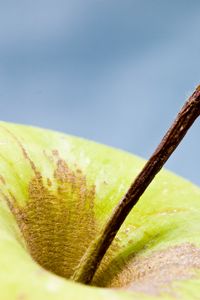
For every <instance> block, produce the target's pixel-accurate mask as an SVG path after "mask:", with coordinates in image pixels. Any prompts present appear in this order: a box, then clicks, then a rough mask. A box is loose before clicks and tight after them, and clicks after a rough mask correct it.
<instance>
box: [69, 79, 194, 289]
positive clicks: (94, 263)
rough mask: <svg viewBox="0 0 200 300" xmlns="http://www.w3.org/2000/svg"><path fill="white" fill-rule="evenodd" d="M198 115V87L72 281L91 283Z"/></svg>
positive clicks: (81, 262)
mask: <svg viewBox="0 0 200 300" xmlns="http://www.w3.org/2000/svg"><path fill="white" fill-rule="evenodd" d="M199 115H200V85H199V86H198V87H197V88H196V90H195V91H194V93H193V94H192V95H191V97H190V98H189V99H188V100H187V101H186V103H185V104H184V106H183V107H182V109H181V111H180V112H179V114H178V116H177V117H176V119H175V121H174V123H173V124H172V126H171V127H170V129H169V130H168V131H167V133H166V134H165V136H164V137H163V139H162V141H161V143H160V144H159V145H158V147H157V148H156V150H155V152H154V153H153V155H152V156H151V157H150V159H149V160H148V161H147V162H146V164H145V166H144V168H143V169H142V171H141V172H140V173H139V175H138V176H137V177H136V179H135V180H134V182H133V183H132V185H131V186H130V188H129V189H128V191H127V193H126V194H125V195H124V197H123V198H122V200H121V201H120V203H119V204H118V205H117V207H116V208H115V209H114V211H113V214H112V215H111V217H110V218H109V220H108V222H107V223H106V224H105V227H104V228H103V230H102V231H101V232H100V234H99V235H98V237H97V239H95V240H94V242H93V243H92V244H91V245H90V246H89V248H88V250H87V251H86V253H85V255H84V256H83V257H82V259H81V261H80V264H79V265H78V267H77V270H76V271H75V272H74V275H73V276H72V278H71V279H72V280H75V281H77V282H81V283H84V284H90V283H91V281H92V279H93V277H94V274H95V272H96V270H97V269H98V267H99V265H100V263H101V261H102V259H103V257H104V255H105V253H106V252H107V250H108V248H109V246H110V245H111V243H112V241H113V239H114V238H115V236H116V234H117V232H118V230H119V228H120V227H121V225H122V224H123V222H124V220H125V219H126V217H127V215H128V214H129V212H130V211H131V209H132V208H133V207H134V206H135V204H136V203H137V202H138V200H139V199H140V197H141V195H142V194H143V193H144V191H145V190H146V188H147V187H148V186H149V184H150V183H151V181H152V180H153V178H154V177H155V176H156V174H157V173H158V172H159V171H160V169H161V168H162V167H163V165H164V164H165V162H166V161H167V160H168V158H169V157H170V156H171V154H172V153H173V151H174V150H175V149H176V147H177V146H178V145H179V143H180V142H181V140H182V139H183V137H184V136H185V134H186V133H187V131H188V129H189V128H190V127H191V125H192V124H193V123H194V121H195V120H196V118H197V117H198V116H199Z"/></svg>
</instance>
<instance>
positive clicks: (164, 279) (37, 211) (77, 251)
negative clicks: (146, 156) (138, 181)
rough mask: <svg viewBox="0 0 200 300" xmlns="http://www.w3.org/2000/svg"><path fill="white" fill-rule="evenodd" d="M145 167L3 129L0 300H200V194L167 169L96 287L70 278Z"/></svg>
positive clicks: (84, 144) (127, 225)
mask: <svg viewBox="0 0 200 300" xmlns="http://www.w3.org/2000/svg"><path fill="white" fill-rule="evenodd" d="M144 163H145V161H144V160H143V159H141V158H139V157H136V156H133V155H131V154H129V153H126V152H123V151H119V150H116V149H112V148H110V147H106V146H103V145H100V144H97V143H94V142H90V141H87V140H83V139H80V138H77V137H72V136H68V135H65V134H62V133H57V132H52V131H49V130H44V129H39V128H33V127H28V126H22V125H16V124H9V123H5V122H1V123H0V300H33V299H34V300H46V299H48V300H51V299H52V300H53V299H55V300H61V299H62V300H67V299H68V300H79V299H81V300H84V299H87V300H88V299H91V300H93V299H95V300H105V299H111V300H120V299H121V300H126V299H127V300H128V299H166V300H167V299H185V300H189V299H199V297H200V296H199V295H200V189H199V188H198V187H197V186H195V185H193V184H192V183H190V182H188V181H186V180H184V179H182V178H180V177H178V176H176V175H174V174H173V173H171V172H169V171H166V170H162V171H161V172H160V173H159V176H157V177H156V178H155V180H154V181H153V183H152V184H151V186H150V187H149V188H148V189H147V191H146V192H145V193H144V194H143V196H142V197H141V198H140V200H139V202H138V203H137V205H136V206H135V207H134V209H133V210H132V211H131V213H130V214H129V216H128V217H127V219H126V220H125V222H124V223H123V225H122V227H121V228H120V230H119V232H118V234H117V236H116V238H115V239H114V241H113V243H112V245H111V247H110V248H109V250H108V251H107V253H106V255H105V256H104V258H103V260H102V262H101V264H100V267H99V268H98V270H97V272H96V273H95V276H94V278H93V280H92V283H91V286H89V285H83V284H80V283H77V282H73V281H72V280H71V279H70V278H72V277H73V274H74V272H75V271H76V270H77V268H78V266H79V262H80V260H81V258H82V257H83V255H84V253H85V252H86V250H87V249H88V247H89V245H91V243H92V242H93V241H94V239H95V238H96V237H97V235H98V234H99V232H100V231H101V230H102V228H103V227H104V225H105V223H106V222H107V220H108V218H109V216H110V215H111V214H112V211H113V209H114V207H115V206H116V205H117V203H118V202H119V200H120V199H121V198H122V196H123V195H124V194H125V192H126V191H127V190H128V188H129V186H130V184H131V183H132V181H133V179H134V178H135V177H136V175H137V174H138V172H139V171H140V170H141V168H142V167H143V165H144Z"/></svg>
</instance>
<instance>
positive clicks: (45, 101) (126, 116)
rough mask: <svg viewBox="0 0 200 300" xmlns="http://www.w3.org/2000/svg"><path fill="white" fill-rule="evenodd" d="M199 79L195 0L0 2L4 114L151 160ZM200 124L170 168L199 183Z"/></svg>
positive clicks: (199, 15)
mask: <svg viewBox="0 0 200 300" xmlns="http://www.w3.org/2000/svg"><path fill="white" fill-rule="evenodd" d="M199 81H200V1H195V0H191V1H189V0H188V1H184V0H180V1H178V0H173V1H172V0H170V1H160V0H146V1H145V0H137V1H134V0H131V1H129V0H123V1H120V0H91V1H89V0H68V1H67V0H55V1H51V0H39V1H38V0H34V1H33V0H24V1H23V0H16V1H14V0H13V1H10V0H5V1H2V0H0V115H1V119H2V120H5V121H11V122H18V123H25V124H32V125H36V126H42V127H46V128H51V129H56V130H60V131H64V132H66V133H70V134H75V135H78V136H82V137H85V138H89V139H92V140H95V141H98V142H100V143H105V144H108V145H111V146H114V147H118V148H122V149H124V150H128V151H130V152H132V153H136V154H138V155H141V156H143V157H145V158H147V157H149V155H150V154H151V153H152V151H153V150H154V148H155V147H156V145H157V144H158V142H159V141H160V139H161V137H162V135H163V134H164V132H165V131H166V129H167V128H168V127H169V125H170V123H171V121H172V120H173V118H174V117H175V115H176V113H177V112H178V110H179V109H180V107H181V106H182V105H183V103H184V101H185V99H186V98H187V97H188V96H189V95H190V93H191V92H192V91H193V89H194V88H195V86H196V85H197V84H198V83H199ZM199 136H200V122H199V121H197V122H196V123H195V125H194V126H193V128H192V129H191V130H190V132H189V134H188V135H187V137H186V138H185V140H184V141H183V142H182V144H181V146H179V148H178V150H177V151H176V152H175V154H174V155H173V157H172V158H170V160H169V162H168V163H167V167H168V168H169V169H171V170H173V171H175V172H177V173H178V174H180V175H183V176H185V177H186V178H188V179H190V180H192V181H194V182H196V183H197V184H200V155H199V153H200V141H199Z"/></svg>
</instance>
